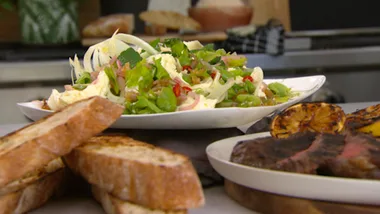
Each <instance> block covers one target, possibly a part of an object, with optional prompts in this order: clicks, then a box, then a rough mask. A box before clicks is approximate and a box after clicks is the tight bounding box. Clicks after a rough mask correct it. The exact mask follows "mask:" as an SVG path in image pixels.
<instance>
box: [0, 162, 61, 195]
mask: <svg viewBox="0 0 380 214" xmlns="http://www.w3.org/2000/svg"><path fill="white" fill-rule="evenodd" d="M64 167H65V164H64V163H63V161H62V159H61V158H57V159H55V160H53V161H51V162H50V163H48V164H47V165H46V166H45V167H43V168H41V169H38V170H36V171H35V172H33V173H30V174H27V175H25V176H24V177H23V178H21V179H19V180H15V181H13V182H11V183H9V184H8V185H6V186H5V187H3V188H1V189H0V196H3V195H6V194H8V193H11V192H16V191H18V190H20V189H22V188H25V187H26V186H28V185H29V184H31V183H33V182H35V181H37V180H40V179H41V178H43V177H45V176H48V175H50V174H51V173H53V172H55V171H58V170H60V169H62V168H64Z"/></svg>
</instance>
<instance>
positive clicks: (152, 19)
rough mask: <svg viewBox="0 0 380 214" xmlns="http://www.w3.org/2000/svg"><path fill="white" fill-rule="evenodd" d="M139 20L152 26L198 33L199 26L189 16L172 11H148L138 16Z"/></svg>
mask: <svg viewBox="0 0 380 214" xmlns="http://www.w3.org/2000/svg"><path fill="white" fill-rule="evenodd" d="M139 18H140V19H141V20H143V21H144V22H147V23H150V24H152V25H156V26H161V27H166V28H168V29H175V30H179V29H184V30H193V31H198V30H200V29H201V25H200V24H199V23H198V22H197V21H195V20H194V19H192V18H191V17H189V16H185V15H182V14H180V13H178V12H174V11H164V10H149V11H144V12H142V13H140V14H139Z"/></svg>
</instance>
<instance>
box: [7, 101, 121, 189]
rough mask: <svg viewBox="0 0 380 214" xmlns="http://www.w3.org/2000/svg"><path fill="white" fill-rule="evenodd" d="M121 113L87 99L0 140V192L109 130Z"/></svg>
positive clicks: (114, 106)
mask: <svg viewBox="0 0 380 214" xmlns="http://www.w3.org/2000/svg"><path fill="white" fill-rule="evenodd" d="M74 109H77V110H75V111H74ZM73 111H74V112H73ZM122 112H123V107H122V106H120V105H118V104H115V103H112V102H111V101H109V100H107V99H105V98H101V97H91V98H88V99H85V100H82V101H79V102H76V103H73V104H71V105H68V106H67V107H65V108H63V109H62V110H60V111H57V112H55V113H53V114H51V115H49V116H47V117H45V118H43V119H41V120H39V121H37V122H35V123H32V124H31V125H28V126H26V127H24V128H22V129H20V130H18V131H15V132H13V133H10V134H8V135H6V136H4V137H2V138H0V166H1V167H0V188H3V187H4V186H6V185H7V184H8V183H10V182H12V181H15V180H18V179H21V178H23V177H24V176H25V175H27V174H28V173H33V172H34V171H36V170H38V169H40V168H42V167H43V166H45V165H46V164H48V163H49V162H50V161H52V160H54V159H56V158H58V157H61V156H63V155H65V154H68V153H69V152H71V151H72V149H73V148H75V147H77V146H79V145H80V144H81V143H83V141H85V140H87V139H89V138H91V137H92V136H94V135H96V134H98V133H100V132H102V131H103V130H104V129H106V128H107V127H109V126H110V125H111V124H112V123H113V122H114V121H116V119H118V118H119V117H120V115H121V114H122ZM61 120H62V121H61ZM45 129H46V130H45ZM20 141H23V143H20Z"/></svg>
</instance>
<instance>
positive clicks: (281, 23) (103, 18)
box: [0, 0, 380, 124]
mask: <svg viewBox="0 0 380 214" xmlns="http://www.w3.org/2000/svg"><path fill="white" fill-rule="evenodd" d="M0 2H1V3H0V29H1V30H0V99H1V101H0V102H1V114H0V124H3V123H21V122H25V121H27V119H26V118H25V117H24V116H23V115H22V114H21V113H20V112H19V109H18V108H17V106H16V103H17V102H24V101H31V100H35V99H41V98H48V96H49V95H50V93H51V90H52V89H53V88H57V89H59V90H63V85H64V84H69V83H70V82H71V80H70V67H69V63H68V58H69V57H73V56H74V54H77V55H78V57H80V58H81V57H83V55H84V53H85V51H86V50H87V48H88V47H89V46H90V45H92V44H95V43H96V42H99V41H101V40H104V38H107V37H109V36H111V35H112V33H113V32H114V30H115V29H117V28H119V32H125V33H133V34H136V35H139V36H141V38H143V39H145V40H147V41H151V40H153V39H155V38H157V37H161V38H167V37H181V38H183V39H186V40H187V39H198V40H200V41H201V42H202V43H205V44H206V43H214V44H215V45H216V47H221V48H225V49H227V50H230V51H236V52H238V53H239V54H245V55H246V56H247V57H248V66H249V67H254V66H261V67H262V68H263V70H264V74H265V77H266V78H276V77H293V76H300V75H315V74H324V75H326V76H327V83H326V85H325V86H324V87H323V88H322V89H321V90H320V91H319V92H318V93H317V94H316V95H315V96H313V97H311V98H310V100H314V101H327V102H333V103H337V102H338V103H343V102H365V101H379V100H380V94H379V93H378V88H379V87H380V84H379V82H378V81H379V80H380V13H379V12H378V8H380V1H378V0H367V1H359V0H345V1H340V0H336V1H330V0H308V1H304V0H198V1H194V0H192V1H191V0H151V1H148V0H138V1H135V0H134V1H132V0H0ZM145 11H150V13H149V12H148V13H147V12H145ZM155 11H174V12H173V13H156V12H155ZM143 12H145V13H144V14H145V15H141V14H142V13H143ZM140 15H141V16H140ZM194 22H195V23H197V24H199V26H201V28H197V27H194V26H195V25H194ZM189 23H190V24H189ZM191 23H193V24H191ZM180 26H190V27H188V28H186V29H185V28H183V27H180Z"/></svg>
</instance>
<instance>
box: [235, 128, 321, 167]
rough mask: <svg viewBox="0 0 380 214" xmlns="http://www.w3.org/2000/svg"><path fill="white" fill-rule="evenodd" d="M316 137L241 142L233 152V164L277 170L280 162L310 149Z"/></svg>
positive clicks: (313, 135) (299, 136)
mask: <svg viewBox="0 0 380 214" xmlns="http://www.w3.org/2000/svg"><path fill="white" fill-rule="evenodd" d="M315 137H316V134H314V133H301V134H296V135H294V136H291V137H289V138H286V139H276V138H272V137H265V138H259V139H255V140H247V141H241V142H238V143H237V144H236V146H235V147H234V149H233V151H232V154H231V162H234V163H239V164H243V165H247V166H253V167H259V168H267V169H272V168H277V167H276V165H277V163H278V162H279V161H282V160H286V159H288V158H289V157H291V156H293V155H295V154H297V153H299V152H302V151H304V150H305V149H307V148H309V147H310V145H311V144H312V143H313V141H314V139H315Z"/></svg>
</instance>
